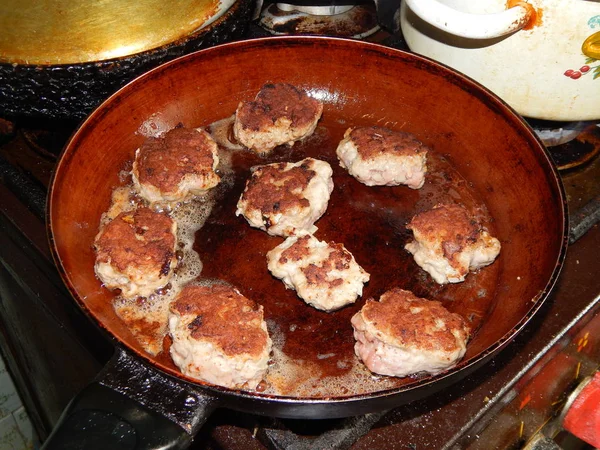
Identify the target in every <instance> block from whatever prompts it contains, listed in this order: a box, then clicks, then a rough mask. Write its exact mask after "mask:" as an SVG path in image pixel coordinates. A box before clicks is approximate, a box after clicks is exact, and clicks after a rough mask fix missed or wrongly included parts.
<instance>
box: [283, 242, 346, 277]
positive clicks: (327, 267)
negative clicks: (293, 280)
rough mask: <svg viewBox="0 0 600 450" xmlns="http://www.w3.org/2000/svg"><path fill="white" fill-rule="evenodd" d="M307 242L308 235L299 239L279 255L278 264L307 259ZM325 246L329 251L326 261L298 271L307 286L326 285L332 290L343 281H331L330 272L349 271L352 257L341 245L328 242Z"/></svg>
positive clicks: (308, 253) (309, 250) (309, 251)
mask: <svg viewBox="0 0 600 450" xmlns="http://www.w3.org/2000/svg"><path fill="white" fill-rule="evenodd" d="M309 241H310V236H308V235H307V236H303V237H301V238H299V239H298V240H297V241H296V242H295V243H294V244H293V245H291V246H290V247H289V248H287V249H285V250H284V251H283V252H282V253H281V256H280V257H279V262H280V263H281V264H286V263H287V262H288V261H289V260H292V261H300V260H302V259H304V258H307V257H308V256H309V255H310V253H311V249H310V248H309V246H308V242H309ZM327 245H328V248H329V249H330V253H329V256H328V257H327V259H326V260H325V261H323V263H322V264H321V265H320V266H317V265H316V264H309V265H308V266H307V267H304V268H302V269H300V270H301V271H302V273H304V276H305V277H306V281H307V282H308V283H309V284H316V285H322V284H326V285H328V286H329V287H331V288H333V287H336V286H340V285H341V284H343V282H344V280H343V279H341V278H336V279H333V280H331V279H330V278H331V274H330V272H331V271H332V270H334V269H336V270H347V269H349V268H350V263H351V262H352V255H351V254H350V252H348V251H347V250H346V249H345V248H344V246H343V245H342V244H336V243H335V242H330V243H328V244H327Z"/></svg>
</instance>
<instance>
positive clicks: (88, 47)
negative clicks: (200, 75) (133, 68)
mask: <svg viewBox="0 0 600 450" xmlns="http://www.w3.org/2000/svg"><path fill="white" fill-rule="evenodd" d="M233 2H234V0H224V1H220V0H174V1H164V0H135V1H129V0H87V1H80V2H77V1H71V0H3V1H0V29H1V30H2V32H1V33H0V63H16V64H41V65H51V64H52V65H54V64H73V63H83V62H92V61H101V60H107V59H113V58H119V57H123V56H128V55H132V54H136V53H140V52H143V51H146V50H150V49H153V48H156V47H160V46H162V45H166V44H168V43H170V42H174V41H176V40H178V39H180V38H183V37H185V36H187V35H189V34H191V33H193V32H194V31H196V30H198V29H200V28H202V27H204V26H206V25H208V24H209V23H210V22H212V21H213V20H215V19H216V18H218V17H219V15H220V14H222V13H223V12H224V11H226V10H227V9H228V8H229V6H231V4H232V3H233Z"/></svg>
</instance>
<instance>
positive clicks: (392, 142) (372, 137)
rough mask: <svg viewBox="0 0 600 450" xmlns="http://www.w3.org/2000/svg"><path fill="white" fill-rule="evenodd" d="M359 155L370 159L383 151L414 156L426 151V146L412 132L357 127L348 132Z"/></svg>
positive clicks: (383, 152)
mask: <svg viewBox="0 0 600 450" xmlns="http://www.w3.org/2000/svg"><path fill="white" fill-rule="evenodd" d="M350 138H351V139H352V141H353V142H354V145H355V146H356V148H357V151H358V153H359V155H360V156H361V157H362V158H363V159H371V158H375V157H377V156H380V155H382V154H385V153H391V154H393V155H396V156H414V155H420V154H423V153H427V147H426V146H425V145H424V144H423V143H422V142H421V141H419V140H418V139H417V138H416V137H415V136H414V135H413V134H411V133H406V132H404V131H392V130H389V129H387V128H383V127H375V126H373V127H359V128H355V129H353V130H352V131H351V132H350Z"/></svg>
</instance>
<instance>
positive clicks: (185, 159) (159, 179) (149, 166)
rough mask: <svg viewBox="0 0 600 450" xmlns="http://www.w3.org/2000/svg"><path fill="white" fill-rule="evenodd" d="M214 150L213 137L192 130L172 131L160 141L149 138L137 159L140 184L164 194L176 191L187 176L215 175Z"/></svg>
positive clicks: (159, 138) (177, 129) (174, 129)
mask: <svg viewBox="0 0 600 450" xmlns="http://www.w3.org/2000/svg"><path fill="white" fill-rule="evenodd" d="M214 147H215V144H214V142H212V141H211V139H210V137H209V136H208V135H207V134H205V133H202V132H200V131H198V130H196V129H193V128H184V127H179V128H173V129H172V130H170V131H168V132H167V133H165V134H164V135H163V136H161V137H158V138H156V137H149V138H147V139H146V140H145V141H144V143H143V144H142V146H141V147H140V150H139V152H138V155H137V158H136V165H137V171H138V180H139V182H140V183H147V184H150V185H152V186H155V187H156V188H158V189H159V190H161V191H163V192H172V191H175V190H177V186H178V184H179V183H180V182H181V180H182V178H183V177H184V176H185V175H190V174H195V175H204V176H206V175H208V174H210V173H211V172H212V171H213V162H214V158H213V153H212V149H213V148H214Z"/></svg>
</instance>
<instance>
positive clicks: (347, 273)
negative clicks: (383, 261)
mask: <svg viewBox="0 0 600 450" xmlns="http://www.w3.org/2000/svg"><path fill="white" fill-rule="evenodd" d="M267 261H268V268H269V271H270V272H271V273H272V274H273V275H274V276H275V277H277V278H280V279H281V280H282V281H283V283H284V284H285V286H286V287H287V288H289V289H295V290H296V292H297V294H298V296H299V297H300V298H302V299H303V300H304V301H305V302H306V303H308V304H309V305H312V306H314V307H315V308H317V309H320V310H323V311H334V310H336V309H339V308H342V307H343V306H346V305H349V304H351V303H354V302H355V301H356V299H357V298H358V296H359V295H362V290H363V285H364V283H366V282H367V281H369V274H368V273H367V272H365V271H364V269H363V268H362V267H360V266H359V265H358V264H357V262H356V261H355V260H354V256H352V254H351V253H350V252H349V251H348V250H346V248H345V247H344V246H343V245H342V244H336V243H334V242H329V243H327V242H322V241H319V240H318V239H317V238H315V237H314V236H311V235H306V236H302V237H295V236H294V237H289V238H287V239H286V240H285V241H284V242H283V243H282V244H280V245H278V246H277V247H275V248H274V249H273V250H271V251H270V252H268V253H267Z"/></svg>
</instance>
